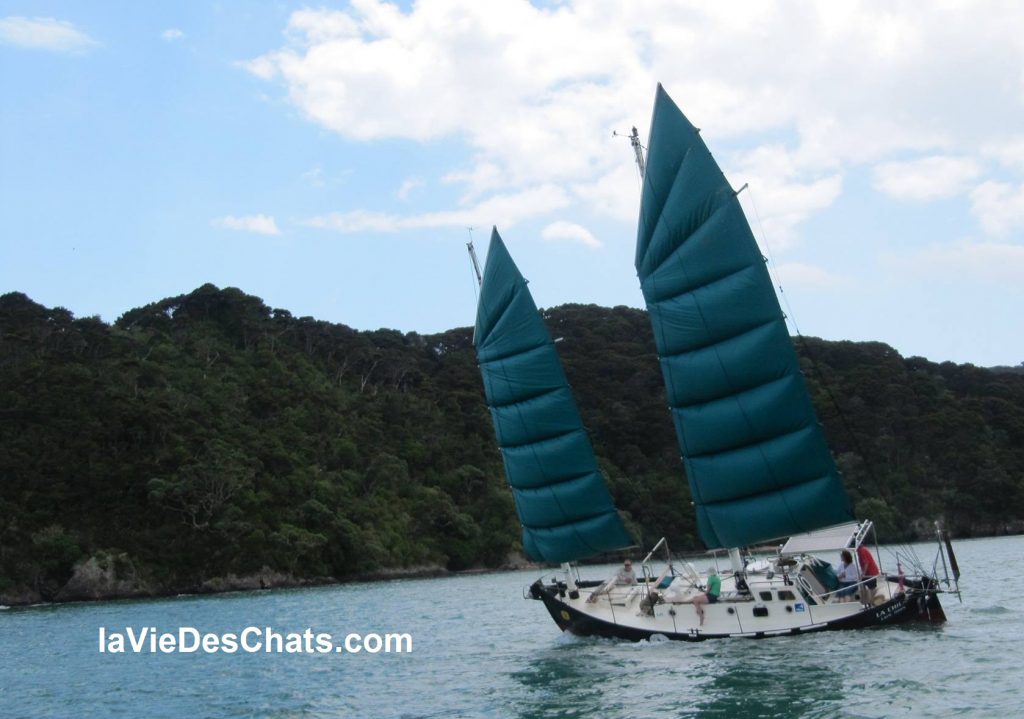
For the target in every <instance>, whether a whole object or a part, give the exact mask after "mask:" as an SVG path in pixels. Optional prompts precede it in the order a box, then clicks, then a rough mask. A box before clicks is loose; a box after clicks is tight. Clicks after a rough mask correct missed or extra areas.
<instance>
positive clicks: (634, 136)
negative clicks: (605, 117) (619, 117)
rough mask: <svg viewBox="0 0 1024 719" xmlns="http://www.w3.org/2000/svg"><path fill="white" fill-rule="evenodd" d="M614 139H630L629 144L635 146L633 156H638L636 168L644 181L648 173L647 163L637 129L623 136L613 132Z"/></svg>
mask: <svg viewBox="0 0 1024 719" xmlns="http://www.w3.org/2000/svg"><path fill="white" fill-rule="evenodd" d="M612 135H613V136H614V137H628V138H629V144H630V145H632V146H633V154H635V155H636V167H637V169H638V170H640V179H641V180H642V179H644V174H645V173H646V172H647V161H646V160H645V159H644V149H645V148H644V146H643V145H641V144H640V133H638V132H637V131H636V127H634V128H633V131H632V132H630V133H629V134H628V135H623V134H622V133H621V132H615V131H614V130H612Z"/></svg>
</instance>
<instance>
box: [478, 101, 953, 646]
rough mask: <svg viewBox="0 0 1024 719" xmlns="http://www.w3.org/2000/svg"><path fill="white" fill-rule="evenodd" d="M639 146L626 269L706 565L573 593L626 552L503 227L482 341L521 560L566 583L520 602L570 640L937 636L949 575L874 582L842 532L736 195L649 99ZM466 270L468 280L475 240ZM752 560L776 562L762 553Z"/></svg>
mask: <svg viewBox="0 0 1024 719" xmlns="http://www.w3.org/2000/svg"><path fill="white" fill-rule="evenodd" d="M647 147H648V153H647V156H646V159H645V158H644V156H643V153H642V151H641V149H640V145H639V139H638V138H637V137H636V132H635V131H634V148H635V149H636V150H637V159H638V164H639V166H640V169H641V174H642V176H643V192H642V197H641V206H640V218H639V228H638V233H637V248H636V260H635V264H636V270H637V274H638V276H639V279H640V286H641V290H642V292H643V295H644V299H645V301H646V304H647V310H648V314H649V316H650V319H651V323H652V326H653V330H654V337H655V344H656V347H657V352H658V356H659V359H660V362H661V368H662V373H663V377H664V381H665V389H666V394H667V396H668V401H669V405H670V413H671V419H672V421H673V422H674V425H675V429H676V436H677V440H678V443H679V449H680V454H681V456H682V460H683V465H684V468H685V474H686V477H687V480H688V482H689V488H690V493H691V496H692V500H693V504H694V507H695V511H696V515H697V526H698V531H699V535H700V539H701V541H702V542H703V543H704V545H705V546H706V548H707V549H708V550H709V551H711V552H712V558H711V559H710V560H709V561H711V562H712V563H713V564H712V566H708V567H706V569H698V568H697V567H695V566H694V565H693V564H692V563H690V562H687V561H680V560H677V559H674V558H673V556H672V554H671V552H670V551H669V549H668V546H667V543H666V542H665V540H664V539H663V540H661V541H660V542H658V544H657V545H656V546H655V547H654V548H653V549H652V550H651V551H650V552H649V553H648V554H647V555H646V557H644V559H643V560H642V561H641V562H640V566H641V569H642V576H641V577H639V578H637V577H636V576H635V575H633V576H629V575H628V574H627V575H625V576H623V577H620V578H619V580H618V581H616V579H615V578H613V579H611V580H605V579H603V578H598V579H588V580H584V579H583V578H582V577H581V575H580V571H579V568H578V566H577V565H576V563H577V562H579V561H581V560H585V559H588V558H592V557H595V556H597V555H602V554H604V553H607V552H609V551H612V550H622V549H627V548H631V547H635V543H634V540H633V539H632V537H631V536H630V534H629V532H627V531H626V528H625V526H624V524H623V522H622V520H621V519H620V517H619V514H618V512H617V510H616V509H615V506H614V503H613V501H612V498H611V496H610V494H609V492H608V488H607V484H606V482H605V479H604V477H603V476H602V474H601V471H600V469H599V468H598V464H597V461H596V459H595V457H594V451H593V448H592V445H591V443H590V440H589V436H588V434H587V432H586V430H585V428H584V426H583V424H582V422H581V420H580V415H579V412H578V410H577V407H576V403H575V400H574V399H573V396H572V392H571V390H570V388H569V385H568V382H567V381H566V378H565V374H564V372H563V370H562V366H561V364H560V361H559V359H558V355H557V352H556V349H555V345H554V343H553V342H552V340H551V337H550V335H549V334H548V332H547V330H546V328H545V326H544V323H543V320H542V318H541V316H540V314H539V313H538V311H537V308H536V305H535V303H534V301H533V299H532V297H531V295H530V292H529V289H528V288H527V284H526V281H525V279H524V278H523V276H522V274H521V273H520V271H519V269H518V268H517V267H516V265H515V263H514V262H513V260H512V258H511V256H510V255H509V253H508V250H507V248H506V247H505V245H504V242H503V241H502V239H501V237H500V236H499V234H498V232H497V229H495V230H494V232H493V233H492V236H491V242H490V247H489V250H488V255H487V262H486V266H485V268H484V271H483V273H482V277H481V275H480V272H479V270H478V271H477V275H478V278H480V279H481V289H480V297H479V302H478V310H477V320H476V327H475V334H474V343H475V346H476V350H477V358H478V361H479V365H480V369H481V373H482V377H483V383H484V390H485V394H486V397H487V403H488V406H489V407H490V410H491V415H492V419H493V422H494V428H495V433H496V436H497V440H498V445H499V447H500V450H501V454H502V458H503V461H504V467H505V473H506V476H507V478H508V482H509V485H510V487H511V490H512V495H513V498H514V500H515V506H516V510H517V512H518V514H519V518H520V521H521V523H522V527H523V540H522V541H523V549H524V551H525V552H526V554H527V555H528V556H529V557H531V558H532V559H534V560H536V561H541V562H548V563H554V564H560V565H561V568H562V572H561V574H560V575H559V576H555V577H554V578H551V579H549V580H546V581H545V580H544V579H543V578H541V579H538V580H537V581H536V582H534V583H533V584H532V585H531V586H530V587H529V589H528V591H527V595H528V596H529V597H530V598H532V599H536V600H539V601H541V602H543V604H544V606H545V607H546V608H547V611H548V613H549V614H550V615H551V617H552V619H554V621H555V623H556V624H557V625H558V627H560V628H561V629H562V630H564V631H568V632H572V633H574V634H578V635H584V636H602V637H615V638H622V639H628V640H642V639H648V638H650V637H652V636H654V635H663V636H665V637H668V638H669V639H678V640H689V641H700V640H704V639H710V638H719V637H768V636H778V635H790V634H799V633H803V632H816V631H823V630H835V629H852V628H860V627H869V626H877V625H888V624H897V623H903V622H931V623H941V622H944V621H945V619H946V618H945V614H944V612H943V608H942V605H941V603H940V601H939V598H938V595H939V594H940V593H942V592H943V591H954V588H953V587H954V584H953V583H951V580H950V579H949V577H948V572H947V576H946V578H945V587H946V588H945V589H943V584H942V582H941V581H940V579H939V578H938V576H937V575H938V571H937V569H935V568H936V567H937V566H938V562H937V561H936V563H934V564H933V571H931V572H929V571H927V570H926V569H925V568H924V567H923V566H921V565H918V567H917V569H918V570H919V571H918V573H917V574H916V575H915V574H910V575H908V574H906V573H905V572H904V571H903V565H902V563H899V564H898V565H897V571H896V572H881V571H880V570H879V569H878V565H877V562H876V561H875V556H876V554H875V553H873V552H872V551H871V549H870V547H869V545H868V542H869V540H870V537H871V536H872V529H873V527H872V524H871V522H870V520H863V521H857V520H856V519H855V518H854V516H853V512H852V510H851V506H850V502H849V499H848V498H847V495H846V493H845V491H844V489H843V485H842V480H841V478H840V476H839V473H838V471H837V469H836V466H835V463H834V461H833V459H832V456H831V454H830V452H829V449H828V446H827V445H826V442H825V438H824V435H823V433H822V431H821V427H820V425H819V423H818V420H817V417H816V416H815V412H814V408H813V406H812V404H811V400H810V396H809V394H808V391H807V387H806V385H805V382H804V379H803V376H802V374H801V372H800V365H799V362H798V360H797V356H796V352H795V350H794V348H793V344H792V341H791V339H790V336H789V333H788V331H787V328H786V323H785V317H784V315H783V314H782V311H781V308H780V307H779V303H778V300H777V298H776V296H775V292H774V289H773V285H772V282H771V279H770V277H769V274H768V271H767V268H766V266H765V260H764V258H763V257H762V255H761V253H760V251H759V249H758V246H757V243H756V241H755V239H754V237H753V234H752V233H751V231H750V227H749V225H748V224H747V221H746V218H745V216H744V214H743V211H742V209H741V207H740V204H739V201H738V199H737V192H735V191H734V190H733V189H732V188H731V186H730V185H729V183H728V182H727V180H726V179H725V177H724V175H723V174H722V172H721V170H720V169H719V167H718V165H717V163H716V162H715V160H714V158H713V157H712V156H711V154H710V152H709V151H708V149H707V147H706V146H705V144H704V142H703V140H702V139H701V138H700V135H699V132H698V130H697V129H696V128H694V126H693V125H692V124H690V122H689V121H688V120H687V119H686V117H685V116H684V115H683V113H682V112H681V111H680V110H679V108H678V107H677V106H676V104H675V103H674V102H673V101H672V99H671V98H670V97H669V96H668V94H667V93H666V92H665V90H664V89H663V88H662V87H661V86H660V85H659V86H658V89H657V96H656V99H655V105H654V114H653V118H652V121H651V130H650V139H649V141H648V145H647ZM470 254H471V255H472V256H473V261H474V264H475V265H476V256H475V252H474V251H473V248H472V244H470ZM756 547H761V548H764V547H771V548H772V550H771V551H770V552H767V556H764V555H765V552H763V551H762V552H761V553H760V556H758V555H755V554H754V553H752V552H751V551H750V549H749V548H756ZM945 547H946V549H945V551H946V552H947V554H943V555H942V560H943V566H947V565H946V557H947V556H948V558H949V565H950V566H952V567H954V568H955V567H956V564H955V562H956V560H955V557H954V556H953V554H952V546H951V545H950V544H949V543H948V541H947V542H946V544H945ZM943 551H944V550H943V545H942V543H941V542H940V544H939V552H940V554H941V553H942V552H943ZM824 553H829V554H830V555H831V556H836V555H839V554H840V553H845V556H846V557H849V558H851V560H852V563H853V564H854V566H855V567H856V569H857V570H858V571H857V573H856V576H855V577H854V580H855V582H854V583H853V584H851V585H849V586H846V585H844V586H842V587H841V586H840V585H839V582H838V581H837V577H836V574H835V571H834V570H833V569H832V565H831V564H830V562H829V561H827V559H826V558H823V556H822V555H823V554H824ZM854 558H855V559H854ZM720 565H722V566H720ZM954 576H955V578H956V579H955V580H953V582H955V581H956V580H958V579H959V576H958V571H957V572H956V573H955V575H954ZM955 591H957V593H958V592H959V587H958V586H956V588H955ZM709 595H710V596H709Z"/></svg>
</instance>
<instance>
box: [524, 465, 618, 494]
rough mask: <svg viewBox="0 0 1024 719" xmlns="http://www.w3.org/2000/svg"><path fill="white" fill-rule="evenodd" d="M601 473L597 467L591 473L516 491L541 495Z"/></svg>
mask: <svg viewBox="0 0 1024 719" xmlns="http://www.w3.org/2000/svg"><path fill="white" fill-rule="evenodd" d="M600 471H601V470H600V469H598V468H596V467H595V468H594V469H592V470H590V471H589V472H583V473H581V474H574V475H573V476H571V477H567V478H565V479H556V480H554V481H553V482H551V484H545V485H543V486H538V487H516V489H518V490H519V491H520V492H536V493H540V491H541V490H542V489H547V488H549V487H557V486H558V485H560V484H565V483H566V482H575V481H576V480H578V479H583V478H584V477H586V476H588V475H591V474H598V473H600ZM547 478H548V477H547V475H545V479H547Z"/></svg>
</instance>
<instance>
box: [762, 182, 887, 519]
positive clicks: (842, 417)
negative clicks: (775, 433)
mask: <svg viewBox="0 0 1024 719" xmlns="http://www.w3.org/2000/svg"><path fill="white" fill-rule="evenodd" d="M747 189H748V190H749V194H750V205H751V207H753V209H754V217H755V219H756V220H757V229H758V232H760V234H761V240H762V242H763V244H764V248H765V251H766V252H767V253H768V262H769V263H770V264H771V268H772V274H774V275H775V282H776V283H777V286H778V288H779V294H780V295H782V300H783V302H784V303H785V305H786V318H787V319H789V320H790V321H791V322H792V323H793V331H794V332H796V336H797V337H798V338H799V339H800V344H801V346H802V347H803V349H804V352H806V354H807V358H808V359H809V360H810V361H811V368H812V369H813V370H814V373H815V375H816V376H817V378H818V381H819V382H820V383H821V386H822V387H823V388H824V389H825V393H826V394H827V395H828V398H829V401H830V402H831V403H832V406H833V407H834V408H835V410H836V414H837V415H838V417H839V421H840V422H841V423H842V425H843V429H844V430H845V431H846V433H847V435H848V436H849V437H850V440H851V441H852V443H853V446H854V449H855V450H856V451H857V454H859V455H860V458H861V460H862V461H863V462H864V466H865V467H866V468H867V473H868V476H869V477H870V478H871V479H872V480H873V481H874V483H875V485H876V486H880V484H879V477H880V475H879V474H878V472H876V471H875V468H874V465H873V464H872V462H871V460H870V458H869V457H868V456H867V454H866V453H865V452H864V448H863V446H862V445H861V443H860V439H859V438H858V436H857V433H856V432H854V431H853V428H852V427H851V426H850V423H849V421H848V419H847V417H846V413H845V412H843V408H842V406H841V405H840V404H839V400H837V399H836V396H835V394H834V393H833V392H832V385H831V384H830V383H829V382H828V380H827V379H826V378H825V374H824V373H823V372H822V371H821V366H820V365H819V364H818V357H817V355H816V353H815V351H814V349H813V348H812V346H811V344H810V343H809V342H808V341H807V339H806V338H805V337H804V336H803V334H802V333H801V332H800V326H799V325H798V324H797V321H796V314H795V313H794V312H793V308H792V306H791V305H790V304H789V297H787V296H786V291H785V290H784V289H783V288H782V278H781V277H780V276H779V271H778V269H779V268H778V265H776V264H775V258H774V257H773V256H772V251H771V246H770V245H769V244H768V235H767V234H766V233H765V231H764V225H763V224H762V222H761V213H760V212H758V211H757V203H756V202H755V201H754V191H753V189H752V188H750V187H749V186H748V187H747ZM837 469H838V467H837ZM857 488H858V489H860V488H861V487H860V485H859V484H858V485H857ZM851 509H852V507H851Z"/></svg>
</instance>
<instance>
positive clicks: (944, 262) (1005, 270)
mask: <svg viewBox="0 0 1024 719" xmlns="http://www.w3.org/2000/svg"><path fill="white" fill-rule="evenodd" d="M899 264H901V265H902V266H905V267H908V268H912V269H913V270H914V271H916V272H918V273H921V272H924V273H928V274H929V275H930V276H932V277H934V276H935V273H939V275H940V276H946V277H954V278H956V279H958V280H960V279H963V278H965V277H967V278H970V279H973V280H975V281H977V282H983V283H988V284H999V285H1001V286H1004V287H1006V288H1008V289H1014V290H1018V291H1019V290H1020V289H1021V287H1022V286H1021V282H1020V278H1021V277H1022V276H1024V246H1020V245H1009V244H1001V243H995V242H976V241H970V240H964V241H961V242H957V243H952V244H944V245H931V246H929V247H927V248H925V249H923V250H921V251H920V252H917V253H914V254H912V255H908V256H905V257H902V258H900V260H899Z"/></svg>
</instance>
